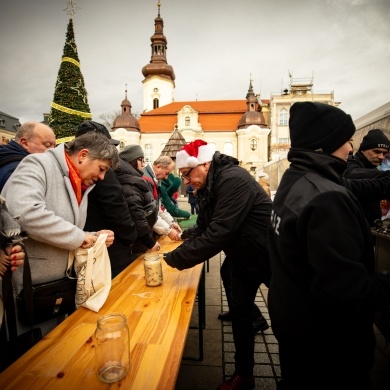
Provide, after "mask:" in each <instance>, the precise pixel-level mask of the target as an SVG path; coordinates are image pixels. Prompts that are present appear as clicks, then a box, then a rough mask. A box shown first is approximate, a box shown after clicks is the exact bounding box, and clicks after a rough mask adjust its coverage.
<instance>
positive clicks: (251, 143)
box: [250, 138, 257, 151]
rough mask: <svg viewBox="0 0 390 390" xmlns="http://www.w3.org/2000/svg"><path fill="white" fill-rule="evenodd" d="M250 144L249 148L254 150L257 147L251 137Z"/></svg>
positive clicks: (255, 141)
mask: <svg viewBox="0 0 390 390" xmlns="http://www.w3.org/2000/svg"><path fill="white" fill-rule="evenodd" d="M250 145H251V150H253V151H255V150H256V149H257V140H256V139H254V138H252V139H251V142H250Z"/></svg>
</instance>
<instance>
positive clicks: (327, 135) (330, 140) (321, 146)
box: [289, 102, 356, 154]
mask: <svg viewBox="0 0 390 390" xmlns="http://www.w3.org/2000/svg"><path fill="white" fill-rule="evenodd" d="M289 126H290V139H291V147H292V148H301V149H309V150H317V151H322V152H324V153H328V154H331V153H333V152H334V151H335V150H337V149H338V148H340V147H341V146H342V145H344V144H345V143H346V142H347V141H348V140H349V139H351V138H352V136H353V135H354V133H355V130H356V128H355V125H354V124H353V121H352V118H351V116H350V115H348V114H346V113H345V112H344V111H342V110H340V109H339V108H337V107H334V106H331V105H329V104H324V103H315V102H297V103H294V104H293V105H292V106H291V108H290V121H289Z"/></svg>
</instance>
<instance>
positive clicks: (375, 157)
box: [362, 148, 389, 166]
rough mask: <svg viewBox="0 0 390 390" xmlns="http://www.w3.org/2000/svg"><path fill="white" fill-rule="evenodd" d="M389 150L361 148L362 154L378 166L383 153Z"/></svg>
mask: <svg viewBox="0 0 390 390" xmlns="http://www.w3.org/2000/svg"><path fill="white" fill-rule="evenodd" d="M388 152H389V151H388V150H387V149H384V148H374V149H367V150H362V154H363V156H364V157H365V158H366V159H367V160H368V161H369V162H370V163H371V164H373V165H375V166H379V165H380V164H381V162H382V161H383V159H384V157H385V154H387V153H388Z"/></svg>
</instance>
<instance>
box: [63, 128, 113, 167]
mask: <svg viewBox="0 0 390 390" xmlns="http://www.w3.org/2000/svg"><path fill="white" fill-rule="evenodd" d="M82 149H88V153H89V157H90V159H91V160H109V161H110V165H111V168H112V169H115V168H117V166H118V163H119V156H118V150H117V149H116V147H115V146H114V145H113V144H112V143H111V142H110V140H109V139H108V138H107V137H106V136H105V135H103V134H101V133H95V132H94V131H89V132H88V133H85V134H83V135H80V136H79V137H76V138H75V139H73V140H72V141H70V142H68V143H66V144H65V150H66V152H67V153H68V154H69V155H70V156H72V155H73V154H75V153H77V152H79V151H80V150H82Z"/></svg>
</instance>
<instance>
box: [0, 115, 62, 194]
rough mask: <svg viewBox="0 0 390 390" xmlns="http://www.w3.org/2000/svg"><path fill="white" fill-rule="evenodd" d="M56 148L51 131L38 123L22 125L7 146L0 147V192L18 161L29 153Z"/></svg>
mask: <svg viewBox="0 0 390 390" xmlns="http://www.w3.org/2000/svg"><path fill="white" fill-rule="evenodd" d="M55 146H56V136H55V134H54V132H53V130H52V129H51V128H50V127H49V126H46V125H45V124H43V123H40V122H25V123H23V124H22V125H21V126H20V127H19V129H18V131H17V132H16V135H15V140H12V141H11V142H9V143H8V144H7V145H0V191H1V190H2V189H3V187H4V184H5V183H6V182H7V180H8V178H9V177H10V176H11V174H12V172H13V171H14V170H15V169H16V167H17V166H18V164H19V163H20V161H21V160H22V159H23V158H24V157H26V156H27V155H29V154H30V153H43V152H45V151H46V150H47V149H50V148H54V147H55Z"/></svg>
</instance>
